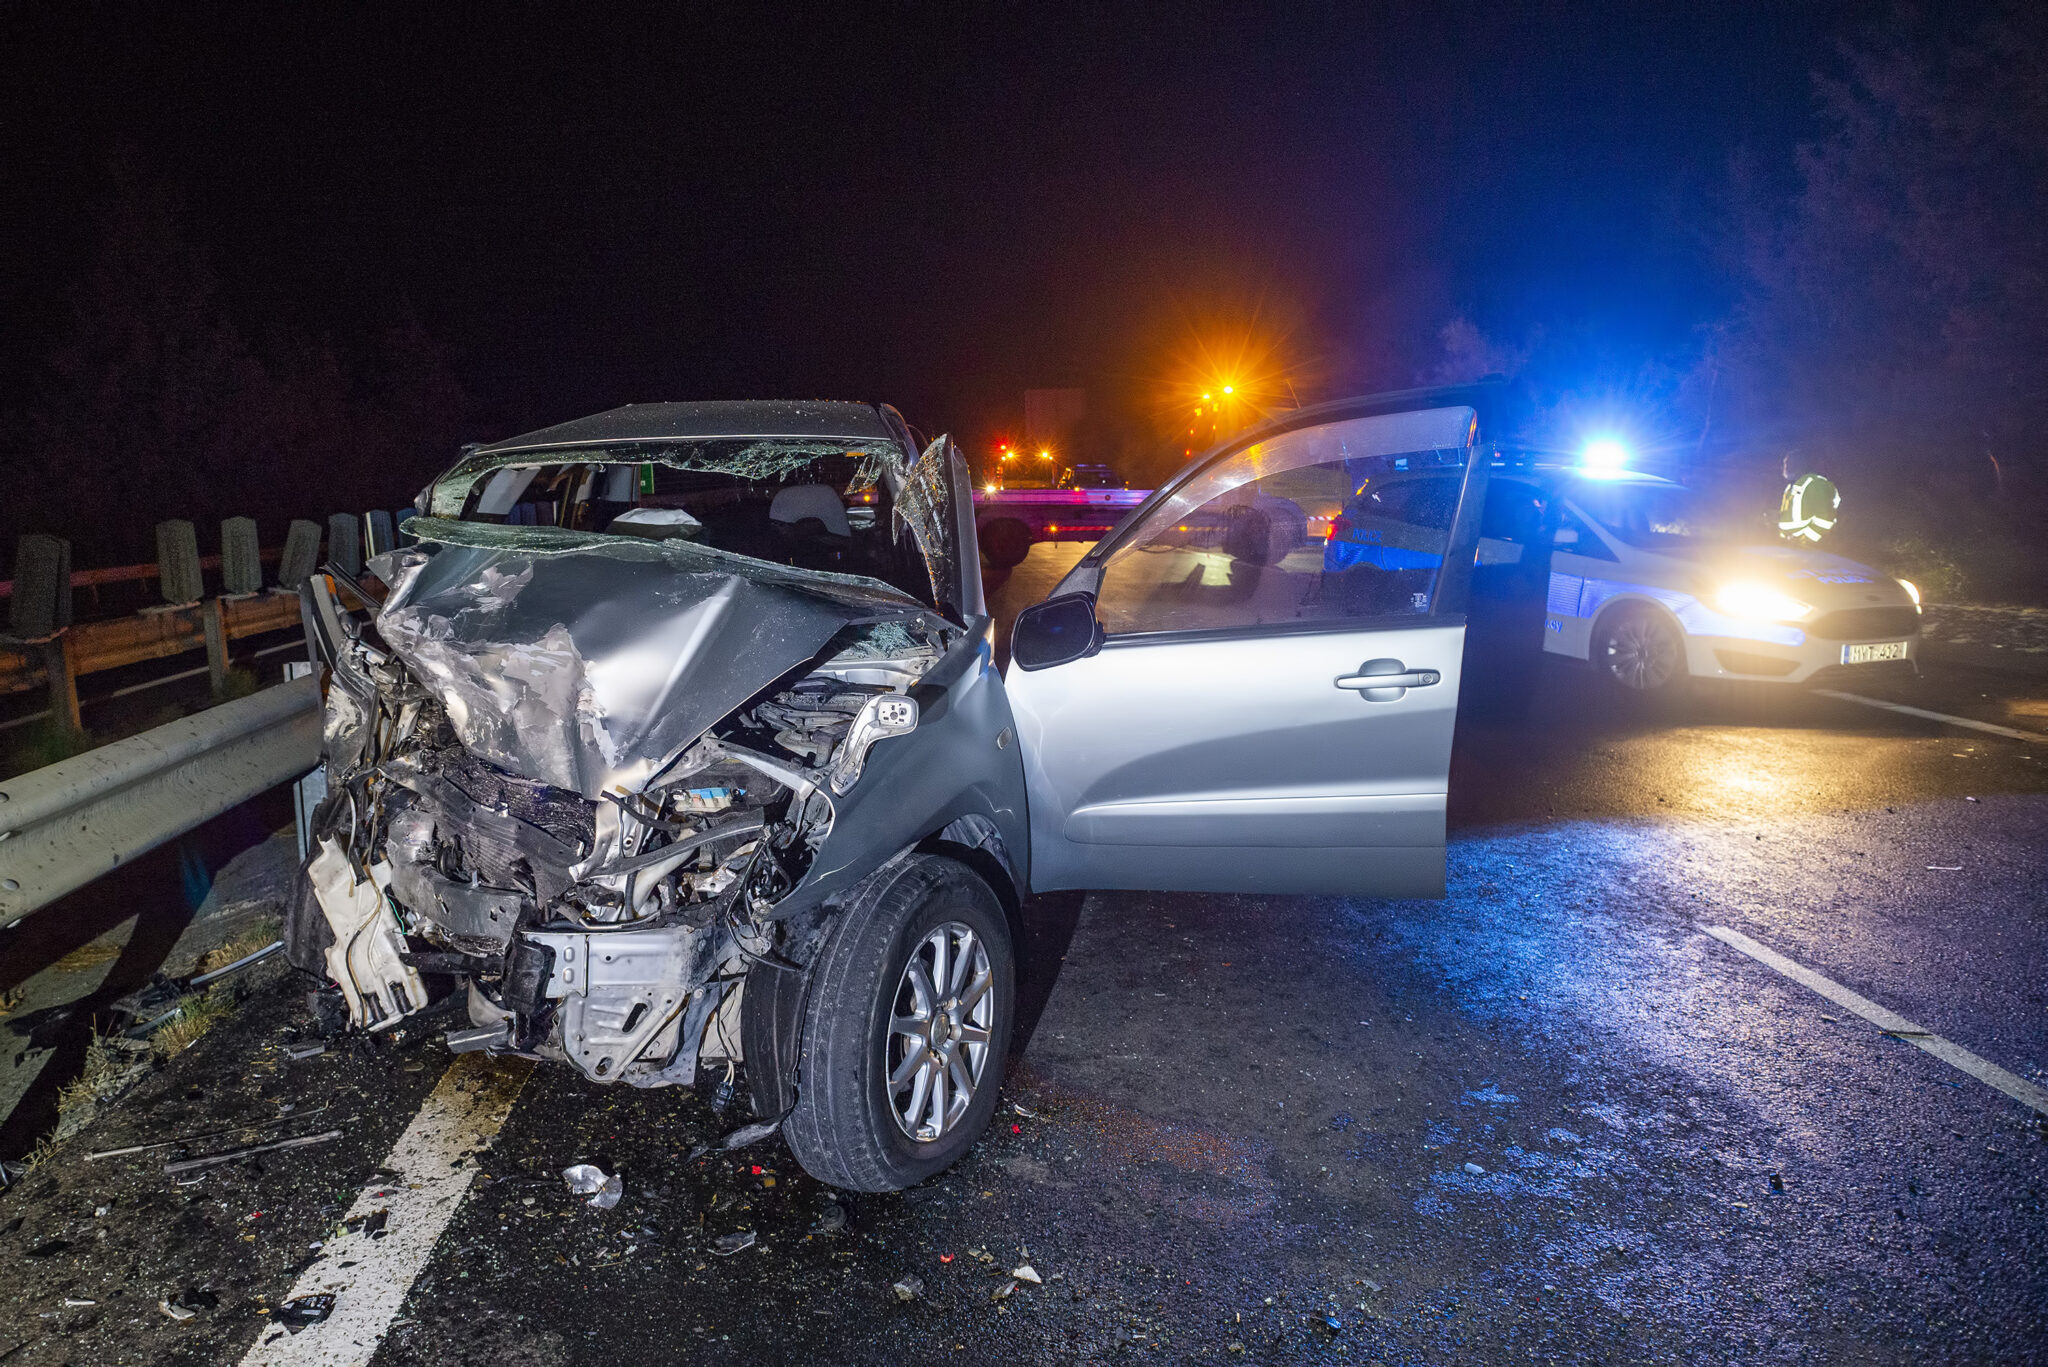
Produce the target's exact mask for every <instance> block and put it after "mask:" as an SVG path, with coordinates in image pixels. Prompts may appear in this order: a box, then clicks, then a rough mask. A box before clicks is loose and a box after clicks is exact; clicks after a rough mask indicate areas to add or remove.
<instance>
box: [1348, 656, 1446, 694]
mask: <svg viewBox="0 0 2048 1367" xmlns="http://www.w3.org/2000/svg"><path fill="white" fill-rule="evenodd" d="M1443 677H1444V676H1443V675H1442V674H1439V673H1438V672H1437V671H1436V670H1434V669H1410V668H1408V666H1406V665H1404V664H1402V663H1401V662H1400V661H1399V660H1367V661H1366V662H1365V663H1364V664H1362V665H1360V666H1359V667H1358V672H1357V673H1356V674H1340V675H1339V676H1338V677H1337V687H1339V688H1348V689H1351V690H1352V691H1354V692H1356V693H1357V694H1358V695H1359V696H1360V697H1362V698H1364V699H1365V700H1366V701H1367V702H1395V701H1397V700H1398V699H1399V698H1400V697H1401V696H1402V695H1403V694H1404V693H1406V692H1407V691H1408V690H1409V689H1411V688H1427V687H1429V686H1430V685H1431V684H1433V683H1441V682H1442V681H1443Z"/></svg>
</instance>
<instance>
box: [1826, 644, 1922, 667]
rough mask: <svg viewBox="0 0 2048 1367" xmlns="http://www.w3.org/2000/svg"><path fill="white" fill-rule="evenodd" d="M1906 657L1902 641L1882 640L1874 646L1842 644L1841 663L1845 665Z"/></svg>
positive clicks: (1873, 662)
mask: <svg viewBox="0 0 2048 1367" xmlns="http://www.w3.org/2000/svg"><path fill="white" fill-rule="evenodd" d="M1905 658H1906V643H1905V642H1904V641H1883V642H1880V643H1879V644H1877V645H1874V646H1843V647H1842V663H1843V664H1845V665H1867V664H1876V663H1877V662H1878V661H1879V660H1903V659H1905Z"/></svg>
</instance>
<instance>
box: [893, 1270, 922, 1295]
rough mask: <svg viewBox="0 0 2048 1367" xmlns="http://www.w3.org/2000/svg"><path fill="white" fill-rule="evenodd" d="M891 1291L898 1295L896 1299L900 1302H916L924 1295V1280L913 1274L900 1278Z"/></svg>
mask: <svg viewBox="0 0 2048 1367" xmlns="http://www.w3.org/2000/svg"><path fill="white" fill-rule="evenodd" d="M889 1289H890V1290H891V1291H894V1292H895V1293H896V1299H897V1300H899V1301H914V1300H916V1299H917V1298H918V1297H919V1296H922V1295H923V1294H924V1278H922V1277H920V1276H917V1275H916V1274H915V1273H913V1274H911V1275H909V1276H907V1277H902V1278H899V1279H898V1280H897V1282H896V1284H895V1285H894V1286H892V1287H890V1288H889Z"/></svg>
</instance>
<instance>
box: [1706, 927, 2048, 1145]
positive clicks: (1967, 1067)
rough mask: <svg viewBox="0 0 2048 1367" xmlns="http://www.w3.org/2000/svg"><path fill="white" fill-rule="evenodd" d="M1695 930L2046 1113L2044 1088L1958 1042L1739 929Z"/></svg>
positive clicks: (1712, 928) (2047, 1092) (2047, 1103)
mask: <svg viewBox="0 0 2048 1367" xmlns="http://www.w3.org/2000/svg"><path fill="white" fill-rule="evenodd" d="M1701 929H1703V930H1705V931H1706V932H1707V934H1709V935H1711V936H1713V937H1714V938H1715V939H1717V940H1719V941H1720V942H1721V943H1723V944H1725V945H1728V946H1729V947H1730V948H1733V949H1739V950H1741V951H1742V952H1743V953H1744V954H1747V955H1748V956H1749V957H1750V958H1752V959H1755V960H1756V961H1757V962H1758V963H1760V964H1764V965H1766V966H1768V967H1771V968H1775V969H1777V970H1778V972H1780V973H1782V974H1784V975H1785V976H1786V977H1788V978H1790V979H1791V980H1792V981H1793V982H1795V983H1798V984H1799V985H1800V986H1801V987H1806V988H1811V989H1812V990H1813V991H1815V992H1818V993H1820V995H1821V996H1823V997H1826V998H1827V999H1828V1000H1829V1001H1831V1002H1833V1003H1834V1004H1835V1005H1837V1006H1840V1007H1844V1008H1846V1009H1848V1010H1850V1011H1854V1012H1855V1013H1856V1014H1857V1015H1859V1016H1861V1017H1863V1019H1865V1020H1867V1021H1869V1022H1870V1023H1871V1024H1872V1025H1875V1026H1876V1027H1877V1028H1878V1029H1880V1030H1882V1031H1884V1032H1885V1033H1886V1034H1887V1035H1891V1036H1893V1037H1895V1038H1898V1039H1902V1040H1904V1041H1906V1043H1908V1044H1917V1045H1919V1046H1920V1047H1921V1048H1922V1049H1925V1050H1926V1051H1927V1052H1928V1053H1930V1054H1932V1055H1934V1056H1935V1057H1936V1058H1938V1059H1940V1060H1941V1061H1942V1062H1943V1063H1946V1064H1949V1065H1950V1066H1951V1067H1955V1068H1960V1069H1962V1070H1963V1071H1964V1072H1966V1073H1968V1074H1969V1075H1970V1076H1971V1077H1973V1078H1976V1079H1977V1081H1979V1082H1981V1083H1984V1084H1985V1085H1986V1086H1990V1087H1996V1088H1997V1089H1998V1090H1999V1091H2001V1092H2004V1093H2005V1094H2006V1095H2007V1096H2009V1097H2011V1098H2012V1099H2013V1100H2014V1101H2017V1102H2019V1103H2020V1104H2021V1105H2023V1106H2031V1107H2033V1108H2034V1109H2035V1110H2037V1111H2039V1112H2040V1113H2041V1114H2043V1115H2048V1090H2044V1089H2042V1088H2040V1087H2036V1086H2035V1085H2034V1084H2033V1083H2031V1082H2029V1081H2027V1080H2026V1079H2025V1078H2023V1077H2016V1076H2014V1075H2013V1074H2011V1073H2008V1072H2006V1071H2005V1069H2003V1068H2001V1067H1999V1066H1998V1065H1997V1064H1995V1063H1993V1062H1991V1061H1990V1060H1988V1059H1983V1058H1979V1057H1978V1056H1977V1055H1975V1054H1973V1053H1971V1052H1970V1051H1969V1050H1967V1049H1965V1048H1963V1046H1961V1045H1960V1044H1954V1043H1951V1042H1950V1041H1948V1040H1945V1039H1943V1038H1942V1037H1941V1036H1940V1035H1937V1034H1934V1033H1932V1032H1930V1031H1927V1030H1923V1029H1921V1028H1920V1027H1919V1026H1917V1025H1915V1024H1913V1022H1911V1021H1909V1020H1907V1019H1906V1018H1905V1017H1904V1016H1901V1015H1899V1014H1898V1013H1897V1012H1894V1011H1887V1010H1885V1009H1884V1008H1883V1007H1882V1006H1879V1005H1878V1004H1877V1003H1876V1002H1874V1001H1871V1000H1870V999H1869V998H1867V997H1859V996H1858V995H1856V994H1855V993H1854V992H1851V991H1850V990H1849V989H1848V988H1846V987H1844V986H1842V985H1841V984H1840V983H1838V982H1836V981H1834V980H1833V979H1832V978H1823V977H1822V976H1821V975H1820V974H1818V973H1816V972H1814V971H1813V970H1812V969H1810V968H1807V967H1806V966H1805V965H1803V964H1796V963H1794V962H1792V961H1791V960H1790V959H1788V958H1786V957H1785V956H1784V955H1782V954H1780V953H1778V951H1776V950H1775V949H1770V948H1768V947H1766V946H1764V945H1760V944H1758V943H1757V942H1756V941H1755V940H1752V939H1750V938H1749V937H1748V936H1747V935H1744V934H1743V933H1742V932H1741V931H1739V930H1730V929H1728V927H1726V926H1703V927H1701Z"/></svg>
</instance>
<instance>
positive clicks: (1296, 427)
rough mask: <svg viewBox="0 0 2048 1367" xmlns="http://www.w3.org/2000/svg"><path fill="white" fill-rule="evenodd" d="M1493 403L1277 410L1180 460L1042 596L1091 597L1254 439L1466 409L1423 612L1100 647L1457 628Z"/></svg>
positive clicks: (1200, 631) (1406, 393)
mask: <svg viewBox="0 0 2048 1367" xmlns="http://www.w3.org/2000/svg"><path fill="white" fill-rule="evenodd" d="M1493 398H1494V394H1493V392H1492V391H1491V390H1490V389H1488V388H1486V387H1483V386H1482V387H1477V388H1474V387H1456V388H1449V389H1412V390H1402V391H1399V392H1396V393H1391V394H1375V395H1367V396H1365V397H1362V398H1353V399H1338V400H1336V401H1334V402H1331V403H1323V404H1315V405H1313V406H1311V407H1308V408H1299V409H1296V410H1294V411H1293V412H1290V413H1283V414H1281V415H1280V416H1278V417H1276V418H1273V419H1270V420H1268V421H1267V422H1265V423H1262V424H1260V425H1258V426H1256V427H1252V428H1248V429H1246V430H1245V431H1243V432H1240V433H1238V434H1237V435H1236V436H1234V437H1231V438H1230V439H1229V440H1227V441H1224V442H1222V443H1219V444H1218V445H1217V446H1215V447H1213V448H1211V449H1210V450H1209V451H1208V452H1206V453H1204V454H1203V455H1201V456H1198V457H1196V458H1195V459H1194V460H1192V461H1190V462H1188V463H1187V464H1186V465H1185V466H1183V467H1181V469H1180V470H1179V472H1177V473H1176V474H1175V475H1174V476H1173V477H1172V478H1171V479H1169V480H1167V481H1165V482H1164V483H1162V484H1161V485H1160V486H1159V487H1158V488H1157V489H1154V490H1153V491H1152V495H1151V497H1149V498H1147V499H1146V500H1145V501H1144V502H1143V503H1141V504H1139V505H1138V506H1137V507H1136V508H1134V509H1132V510H1131V512H1130V513H1129V515H1128V516H1126V517H1125V518H1124V520H1123V521H1122V522H1120V523H1118V524H1117V525H1116V527H1115V528H1114V529H1112V530H1111V531H1110V532H1109V533H1108V534H1107V535H1106V536H1104V537H1103V538H1102V539H1101V540H1100V541H1098V542H1096V543H1095V545H1094V547H1093V548H1092V549H1090V550H1089V552H1088V553H1087V554H1086V555H1084V556H1082V557H1081V559H1080V560H1079V561H1078V562H1077V563H1076V564H1075V566H1074V567H1073V568H1072V569H1071V570H1069V571H1067V573H1066V576H1065V577H1064V578H1062V579H1061V580H1060V582H1059V583H1058V584H1057V585H1055V586H1054V587H1053V590H1052V592H1051V593H1050V594H1048V595H1046V596H1047V597H1048V598H1054V597H1058V596H1060V595H1062V594H1069V593H1086V594H1089V595H1091V596H1095V595H1099V594H1100V592H1101V589H1102V575H1103V570H1104V567H1105V566H1106V565H1107V563H1108V561H1109V559H1110V557H1111V556H1113V555H1114V554H1115V553H1116V552H1117V550H1118V549H1119V548H1120V547H1122V546H1123V545H1125V544H1127V543H1129V542H1130V541H1132V540H1134V539H1135V538H1136V537H1137V536H1138V535H1139V534H1140V533H1141V530H1142V529H1143V528H1144V527H1145V526H1146V524H1147V522H1148V521H1149V519H1150V517H1151V515H1152V514H1153V512H1154V511H1155V510H1156V509H1157V508H1158V507H1159V506H1160V505H1162V504H1164V503H1166V502H1167V501H1168V500H1170V499H1172V498H1173V497H1174V496H1175V495H1176V494H1177V493H1179V491H1180V490H1181V489H1182V488H1183V487H1184V486H1186V485H1187V484H1188V483H1189V482H1190V481H1192V480H1194V479H1197V478H1199V477H1200V476H1202V475H1204V474H1206V473H1207V472H1208V471H1209V470H1210V469H1212V468H1213V467H1215V466H1217V465H1219V464H1221V463H1222V462H1224V461H1227V460H1229V459H1231V458H1232V457H1234V456H1237V455H1239V454H1241V453H1242V452H1244V451H1245V450H1247V449H1249V448H1250V447H1253V446H1256V445H1258V444H1259V443H1261V442H1266V441H1271V440H1273V439H1274V438H1275V437H1278V436H1281V435H1284V434H1285V433H1288V432H1298V431H1301V430H1303V429H1305V428H1311V427H1326V426H1328V425H1330V424H1332V423H1337V422H1344V421H1347V420H1350V419H1353V418H1370V417H1381V416H1386V415H1390V414H1395V413H1409V412H1417V411H1421V410H1426V409H1431V408H1452V407H1467V408H1471V409H1473V410H1474V411H1475V413H1476V414H1477V418H1476V421H1475V423H1474V430H1473V432H1472V434H1471V435H1470V436H1469V437H1468V439H1467V445H1466V447H1465V448H1464V449H1465V463H1464V466H1463V468H1462V471H1461V472H1460V475H1459V478H1460V479H1461V480H1462V482H1463V484H1462V492H1461V493H1460V495H1459V499H1458V508H1457V512H1456V513H1455V515H1454V516H1453V517H1452V519H1451V526H1450V533H1449V541H1448V542H1447V544H1446V546H1445V550H1444V563H1443V568H1442V569H1441V570H1440V571H1439V572H1438V577H1437V582H1436V588H1435V591H1434V592H1433V593H1432V594H1431V596H1430V606H1429V611H1427V612H1424V613H1391V614H1385V615H1378V616H1369V617H1333V618H1323V619H1317V620H1312V621H1298V622H1267V623H1248V624H1245V625H1241V626H1227V627H1184V628H1177V629H1171V630H1164V631H1133V632H1124V633H1121V634H1118V635H1114V636H1108V637H1105V638H1104V640H1103V643H1102V648H1103V649H1104V650H1114V649H1119V648H1123V649H1128V648H1132V647H1139V646H1147V645H1164V644H1168V643H1178V642H1195V641H1213V640H1240V639H1251V638H1257V637H1267V636H1302V635H1328V634H1331V633H1338V632H1357V631H1390V630H1398V629H1402V628H1410V629H1412V628H1416V627H1425V626H1463V625H1464V623H1465V607H1466V602H1467V598H1468V596H1469V592H1470V589H1471V584H1472V567H1473V562H1474V560H1475V559H1476V558H1477V556H1478V553H1479V527H1480V521H1481V517H1482V514H1483V512H1484V509H1485V507H1486V489H1487V484H1488V481H1489V478H1490V476H1491V474H1492V466H1493V462H1494V460H1495V458H1496V456H1497V454H1498V453H1497V451H1496V450H1495V449H1494V448H1493V446H1492V445H1491V444H1489V443H1487V442H1485V441H1482V440H1480V437H1481V435H1482V434H1483V433H1484V431H1485V428H1486V414H1487V410H1488V407H1489V406H1490V403H1491V400H1492V399H1493ZM1456 468H1458V467H1454V466H1448V465H1447V466H1445V467H1444V469H1445V472H1446V473H1449V472H1450V471H1451V470H1453V469H1456Z"/></svg>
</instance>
